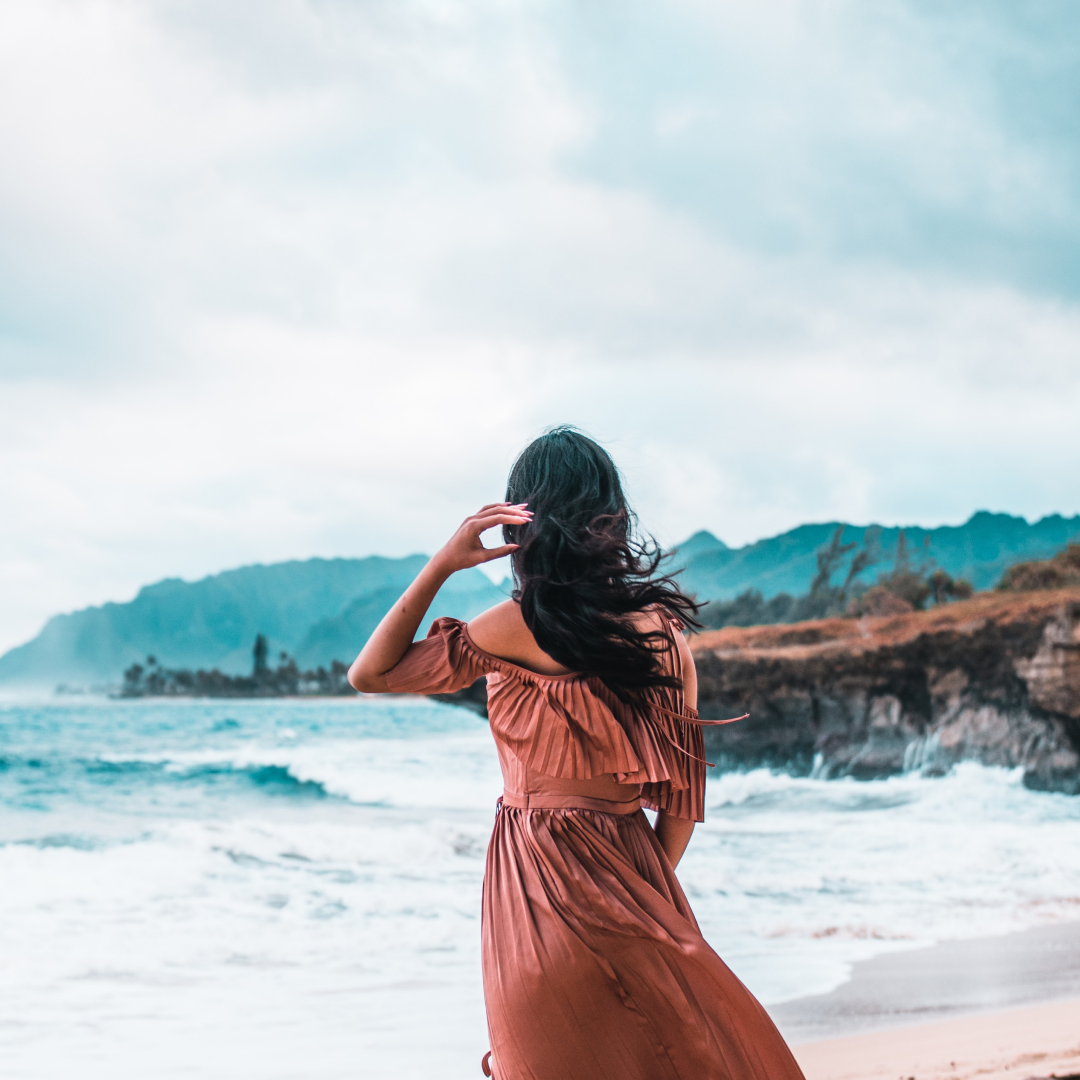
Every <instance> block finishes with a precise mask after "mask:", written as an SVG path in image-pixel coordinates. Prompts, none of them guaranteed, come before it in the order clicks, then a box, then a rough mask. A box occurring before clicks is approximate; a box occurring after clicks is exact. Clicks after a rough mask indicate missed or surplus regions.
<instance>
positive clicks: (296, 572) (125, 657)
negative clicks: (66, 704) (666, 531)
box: [0, 510, 1080, 686]
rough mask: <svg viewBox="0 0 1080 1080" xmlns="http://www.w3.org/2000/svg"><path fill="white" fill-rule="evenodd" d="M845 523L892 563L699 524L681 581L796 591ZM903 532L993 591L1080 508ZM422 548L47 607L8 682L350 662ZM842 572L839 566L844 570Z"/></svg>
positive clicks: (890, 544)
mask: <svg viewBox="0 0 1080 1080" xmlns="http://www.w3.org/2000/svg"><path fill="white" fill-rule="evenodd" d="M838 527H840V528H843V530H844V538H845V540H847V541H855V542H857V543H860V544H861V543H862V542H863V541H864V540H865V538H866V535H867V533H868V532H869V531H870V530H879V531H878V532H877V534H876V535H877V536H878V539H879V541H880V546H881V548H882V559H881V561H879V562H878V563H877V564H876V565H875V566H871V567H870V568H868V570H867V571H865V572H864V574H863V575H862V576H863V578H864V579H865V580H868V581H872V580H874V578H875V576H876V574H877V573H879V572H880V571H882V570H885V569H887V568H888V566H889V565H890V563H891V553H892V552H893V551H894V550H895V547H896V543H897V539H898V537H899V533H900V531H901V530H900V528H899V527H898V526H894V527H889V528H883V527H880V526H874V525H850V524H846V523H843V522H819V523H812V524H806V525H800V526H797V527H796V528H794V529H791V530H789V531H788V532H786V533H781V534H779V535H778V536H773V537H766V538H764V539H762V540H758V541H755V542H753V543H751V544H746V545H744V546H743V547H741V548H731V547H728V546H727V545H726V544H725V543H724V542H723V541H722V540H720V539H718V538H717V537H716V536H714V535H713V534H712V533H710V532H708V531H707V530H704V529H703V530H699V531H698V532H696V533H694V534H693V535H692V536H691V537H689V538H688V539H687V540H686V541H684V542H683V543H682V544H681V545H680V546H679V547H678V548H676V549H674V551H673V560H672V564H671V565H672V569H679V570H681V576H680V577H679V579H678V580H679V582H680V585H681V587H682V588H684V589H685V590H686V591H688V592H691V593H693V594H695V595H696V596H697V597H698V599H700V600H703V601H704V600H726V599H731V598H733V597H734V596H736V595H738V594H739V593H741V592H743V591H745V590H746V589H750V588H753V589H758V590H760V591H761V592H762V594H763V595H764V596H765V597H766V598H768V597H771V596H774V595H776V594H777V593H780V592H790V593H792V594H793V595H799V594H801V593H805V592H806V591H807V590H808V588H809V585H810V582H811V580H812V578H813V576H814V574H815V572H816V570H817V562H816V552H817V550H818V548H820V547H821V546H822V545H823V544H826V543H827V542H828V541H829V539H830V538H831V536H832V535H833V533H834V532H835V530H836V529H837V528H838ZM904 531H905V533H906V536H907V540H908V544H909V548H911V549H912V551H913V552H914V557H915V561H916V562H918V561H919V560H920V559H922V558H923V554H922V552H923V549H922V547H921V545H922V542H923V539H924V538H925V537H927V536H929V538H930V546H929V548H928V549H926V552H925V554H926V556H927V557H929V558H931V559H933V560H934V561H935V563H936V565H938V566H940V567H942V568H943V569H945V570H946V571H947V572H948V573H949V574H951V575H952V576H953V577H957V578H960V577H963V578H966V579H967V580H969V581H971V583H972V584H973V585H974V586H975V587H976V588H987V587H989V586H991V585H993V584H995V583H996V582H997V581H998V580H999V579H1000V577H1001V575H1002V573H1003V572H1004V571H1005V570H1006V569H1007V568H1008V567H1009V566H1011V565H1013V564H1014V563H1018V562H1022V561H1027V560H1031V559H1043V558H1049V557H1051V556H1053V555H1054V554H1055V553H1056V552H1057V551H1058V550H1060V549H1062V548H1064V546H1065V545H1066V544H1067V543H1068V542H1069V541H1070V540H1073V539H1076V538H1078V537H1080V515H1076V516H1074V517H1072V518H1065V517H1062V515H1060V514H1051V515H1048V516H1046V517H1043V518H1041V519H1039V520H1038V521H1036V522H1033V523H1029V522H1028V521H1027V520H1026V519H1024V518H1022V517H1016V516H1012V515H1009V514H992V513H990V512H988V511H985V510H984V511H978V512H977V513H975V514H973V515H972V516H971V518H969V519H968V521H966V522H964V523H963V524H962V525H956V526H940V527H937V528H933V529H927V528H924V527H922V526H910V527H907V528H905V530H904ZM851 557H852V556H848V558H849V559H850V558H851ZM427 558H428V557H427V556H426V555H421V554H415V555H407V556H404V557H402V558H397V559H392V558H387V557H384V556H381V555H371V556H368V557H366V558H363V559H346V558H338V559H322V558H314V559H307V560H299V559H293V560H288V561H285V562H280V563H269V564H261V563H256V564H252V565H249V566H242V567H237V568H235V569H233V570H226V571H223V572H222V573H220V574H211V575H208V576H206V577H204V578H200V579H199V580H198V581H194V582H188V581H184V580H182V579H180V578H165V579H163V580H161V581H158V582H154V583H152V584H149V585H144V586H143V587H142V588H141V589H140V590H139V591H138V593H137V594H136V596H135V598H134V599H133V600H130V601H127V602H126V603H106V604H102V605H99V606H96V607H89V608H83V609H81V610H80V611H75V612H69V613H66V614H62V615H55V616H53V617H52V618H51V619H50V620H49V621H48V622H47V623H46V625H45V627H44V628H43V629H42V631H41V632H40V633H39V634H38V635H37V636H36V637H35V638H33V639H32V640H31V641H28V642H26V643H25V644H23V645H19V646H16V647H15V648H14V649H11V650H9V651H8V652H7V653H5V654H4V655H3V656H0V683H6V684H8V685H11V684H24V685H37V686H42V685H55V684H56V683H67V684H76V685H78V684H91V685H95V684H96V685H101V684H116V683H118V682H119V679H120V675H121V673H122V672H123V671H124V670H125V668H127V667H128V666H129V665H130V664H132V663H136V662H142V661H144V660H145V658H146V656H147V655H148V654H153V655H154V656H155V657H156V658H157V660H158V662H159V663H161V664H163V665H166V666H168V667H172V668H200V667H201V668H204V669H209V668H214V667H216V668H219V669H220V670H222V671H224V672H226V673H228V674H244V673H246V672H247V671H249V670H250V667H251V645H252V642H253V641H254V638H255V635H256V634H259V633H261V634H265V635H266V636H267V638H268V639H269V642H270V648H271V656H274V655H275V654H276V653H278V652H281V651H284V652H287V653H289V654H290V655H292V656H294V657H295V658H296V660H297V662H298V663H299V664H300V665H301V666H302V667H305V668H308V667H310V668H315V667H318V666H319V665H323V666H328V665H329V663H330V661H331V660H344V661H348V660H350V659H351V658H352V657H353V656H355V655H356V652H357V651H358V650H359V649H360V648H361V647H362V646H363V644H364V642H365V641H366V640H367V638H368V636H369V635H370V634H371V632H372V630H374V628H375V626H377V625H378V622H379V620H380V619H381V618H382V617H383V615H384V614H385V613H386V612H387V611H388V610H389V609H390V606H391V605H392V604H393V602H394V600H395V599H396V598H397V596H399V595H400V594H401V592H402V591H404V589H405V587H406V586H407V585H408V584H409V582H410V581H412V579H413V578H414V577H415V576H416V574H417V573H418V572H419V570H420V568H421V567H422V566H423V565H424V563H425V562H426V561H427ZM845 571H846V565H842V566H841V567H840V570H839V573H841V574H843V573H844V572H845ZM506 595H507V590H506V589H505V588H503V587H501V586H498V585H495V584H493V583H492V582H491V581H490V580H489V579H488V578H487V577H486V576H485V575H484V574H482V573H481V572H480V571H479V570H476V569H472V570H467V571H463V572H461V573H459V574H455V575H454V576H453V577H452V578H451V579H450V580H449V581H448V582H447V583H446V585H444V586H443V589H442V590H441V591H440V593H439V595H438V596H437V597H436V599H435V602H434V603H433V605H432V608H431V611H430V612H429V613H428V616H427V617H426V619H425V621H424V623H423V624H422V626H421V631H424V630H426V628H427V626H428V625H429V624H430V622H431V620H432V619H434V618H436V617H438V616H440V615H452V616H456V617H458V618H462V619H470V618H473V617H474V616H475V615H477V614H479V613H480V612H481V611H483V610H485V609H486V608H488V607H490V606H492V605H494V604H497V603H499V602H500V601H501V600H503V599H505V598H506Z"/></svg>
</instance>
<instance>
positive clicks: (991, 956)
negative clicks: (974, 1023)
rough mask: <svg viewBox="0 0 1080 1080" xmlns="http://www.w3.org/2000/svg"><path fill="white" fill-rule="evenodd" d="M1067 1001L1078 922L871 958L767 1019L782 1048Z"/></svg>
mask: <svg viewBox="0 0 1080 1080" xmlns="http://www.w3.org/2000/svg"><path fill="white" fill-rule="evenodd" d="M1072 998H1080V920H1078V921H1074V922H1063V923H1053V924H1051V925H1048V926H1041V927H1036V928H1035V929H1031V930H1019V931H1016V932H1014V933H1011V934H1003V935H1000V936H995V937H986V938H969V939H967V940H962V941H946V942H942V943H940V944H938V945H931V946H928V947H926V948H921V949H912V950H910V951H906V952H894V953H885V954H883V955H881V956H875V957H872V958H871V959H869V960H862V961H859V962H858V963H856V964H855V965H854V966H853V969H852V973H851V978H849V979H848V981H847V982H846V983H844V984H843V985H842V986H840V987H838V988H837V989H836V990H833V991H831V992H830V993H828V994H817V995H814V996H811V997H804V998H796V999H794V1000H792V1001H787V1002H784V1003H782V1004H779V1005H774V1006H772V1007H771V1008H770V1009H769V1014H770V1015H771V1016H772V1018H773V1020H774V1021H775V1023H776V1025H777V1027H779V1028H780V1031H781V1032H782V1033H783V1035H784V1037H785V1039H787V1040H788V1042H791V1043H805V1042H811V1041H813V1040H819V1039H836V1038H840V1037H843V1036H851V1035H857V1034H862V1033H869V1032H880V1031H886V1030H894V1029H897V1028H909V1027H911V1026H913V1025H919V1024H927V1023H931V1022H934V1021H939V1020H947V1019H951V1018H956V1017H961V1016H971V1015H975V1014H978V1013H986V1012H993V1011H1002V1010H1006V1009H1015V1008H1021V1007H1025V1006H1033V1005H1042V1004H1047V1003H1050V1002H1054V1001H1062V1000H1068V999H1072ZM1077 1038H1078V1041H1080V1021H1078V1023H1077Z"/></svg>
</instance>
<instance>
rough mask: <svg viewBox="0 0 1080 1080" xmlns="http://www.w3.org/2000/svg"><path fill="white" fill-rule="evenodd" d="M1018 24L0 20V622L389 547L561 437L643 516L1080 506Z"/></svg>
mask: <svg viewBox="0 0 1080 1080" xmlns="http://www.w3.org/2000/svg"><path fill="white" fill-rule="evenodd" d="M1054 11H1055V14H1054V16H1053V18H1049V19H1046V20H1044V21H1043V22H1042V23H1035V22H1030V21H1028V22H1025V21H1024V19H1022V18H1021V16H1020V15H1017V14H1016V13H1015V11H1014V9H1013V8H1012V7H1010V6H1008V5H1005V6H1001V7H987V6H985V5H983V6H979V7H975V6H970V5H951V6H950V8H949V14H948V15H944V14H942V12H941V11H940V10H939V9H938V8H937V7H933V6H930V7H926V6H922V5H916V4H897V3H893V4H888V5H884V6H879V7H875V8H873V9H868V8H866V7H865V6H861V5H855V4H853V3H829V4H825V3H813V4H812V3H797V2H794V0H790V2H789V0H776V2H770V3H768V4H763V5H756V6H747V5H742V4H734V3H729V4H719V5H717V4H709V5H703V4H697V3H692V2H689V0H685V2H677V3H672V4H666V5H658V4H646V3H632V4H628V5H620V6H618V7H615V6H613V5H609V6H606V7H605V6H603V5H594V6H592V7H590V8H588V9H587V10H586V9H581V8H580V7H578V6H569V5H565V4H560V3H556V2H554V0H552V2H550V3H541V2H530V3H526V2H521V3H509V4H507V3H499V4H494V3H484V2H478V3H469V4H465V3H459V2H456V0H438V2H435V0H431V2H424V3H409V2H405V3H400V2H398V3H372V4H364V5H356V4H351V3H330V2H315V0H309V2H303V3H302V2H293V3H285V2H280V3H276V2H272V3H267V2H260V3H245V2H237V3H230V4H228V5H221V4H210V3H184V4H175V3H164V2H163V3H146V4H135V3H130V2H124V0H103V2H97V3H84V2H71V0H63V2H62V0H34V2H29V0H26V2H18V0H16V2H14V3H11V4H8V5H5V7H4V9H3V11H2V12H0V71H2V72H3V75H2V77H0V80H2V81H0V138H2V139H3V140H4V142H5V146H6V147H8V148H10V155H9V156H10V159H11V163H12V164H11V167H10V168H5V170H4V171H3V173H2V174H0V501H2V502H3V505H4V506H5V507H6V508H7V510H8V512H7V513H6V514H5V515H3V516H2V518H0V588H2V589H3V593H4V598H5V604H4V607H3V612H2V614H0V647H2V646H3V645H4V644H15V643H16V642H17V641H19V640H22V639H24V638H26V637H27V636H29V635H30V634H31V633H33V632H34V631H36V629H37V628H38V627H39V626H40V624H41V622H42V621H43V620H44V619H45V617H46V616H47V615H49V614H51V613H53V612H54V611H56V610H61V609H68V608H71V607H75V606H78V605H81V604H85V603H90V602H100V601H103V600H105V599H109V598H117V599H122V598H125V597H128V596H130V595H132V594H133V593H134V591H135V589H136V588H137V587H138V586H139V585H141V584H143V583H145V582H146V581H149V580H153V579H156V578H159V577H162V576H166V575H170V574H182V575H185V576H198V575H200V574H204V573H207V572H211V571H214V570H218V569H222V568H225V567H228V566H232V565H238V564H240V563H244V562H251V561H256V560H262V561H270V560H274V559H281V558H288V557H307V556H309V555H313V554H321V555H337V554H344V555H353V554H366V553H369V552H372V551H381V552H385V553H388V554H404V553H406V552H409V551H414V550H417V549H426V550H431V549H432V548H433V547H434V546H435V545H436V544H437V543H438V542H439V541H440V539H441V537H442V535H443V534H444V533H445V531H446V530H447V528H448V527H450V526H451V525H452V524H453V523H454V522H455V521H456V520H457V519H458V518H460V517H461V516H462V515H463V514H465V513H466V512H468V511H469V510H470V509H471V508H473V506H474V504H478V503H480V502H483V501H487V500H489V499H490V498H492V497H497V496H498V494H499V493H500V492H501V490H502V485H503V483H504V479H505V473H506V469H507V467H508V465H509V463H510V462H511V461H512V459H513V456H514V454H515V453H516V451H517V450H518V449H520V447H521V446H522V445H523V444H524V443H525V442H526V441H527V440H528V439H529V438H530V437H532V436H533V435H535V434H536V433H537V432H538V431H539V430H540V429H541V428H542V427H544V426H545V425H547V424H552V423H558V422H573V423H578V424H580V425H581V426H583V427H584V428H586V429H588V430H590V431H592V432H593V433H594V434H595V435H596V436H598V437H599V438H601V439H603V440H604V441H605V442H607V443H608V445H610V446H611V447H612V449H613V452H615V454H616V456H617V457H618V458H619V460H620V462H621V463H622V465H623V467H624V468H625V470H626V472H627V474H628V478H629V480H630V485H631V490H632V491H633V492H634V494H635V497H636V500H637V502H638V505H639V509H640V510H641V514H642V518H643V520H644V521H645V523H646V525H648V526H649V527H651V528H652V529H653V530H654V531H656V532H657V533H658V534H659V535H660V536H661V538H662V539H663V540H665V541H666V542H674V541H677V540H679V539H681V538H683V536H685V535H686V534H688V533H689V532H690V531H692V530H693V529H696V528H699V527H702V526H706V527H710V528H712V529H714V530H715V531H716V532H718V533H719V534H720V535H722V536H723V537H724V538H725V539H726V540H727V541H728V542H729V543H740V542H744V541H747V540H750V539H753V538H755V537H757V536H761V535H765V534H767V533H771V532H775V531H778V530H780V529H783V528H786V527H790V526H792V525H794V524H797V523H799V522H800V521H803V520H810V519H818V520H821V519H826V518H832V517H842V518H847V519H855V520H862V521H866V520H870V519H875V518H876V519H879V520H884V521H887V522H896V521H901V522H903V521H905V520H907V521H925V522H928V523H934V522H940V521H943V520H951V521H958V520H961V519H962V518H964V517H966V516H967V515H968V514H969V513H970V512H971V511H972V510H974V509H976V508H978V507H983V506H986V507H989V508H992V509H1007V510H1011V511H1013V512H1022V513H1026V514H1031V515H1037V514H1041V513H1045V512H1050V511H1052V510H1061V511H1063V512H1074V511H1076V510H1077V509H1080V506H1077V503H1076V496H1075V492H1074V491H1073V487H1074V485H1072V484H1071V483H1070V480H1069V477H1070V476H1071V475H1072V474H1074V473H1075V471H1076V467H1077V465H1080V460H1078V459H1080V451H1077V450H1075V449H1074V448H1073V446H1072V444H1071V442H1070V441H1069V439H1068V438H1066V437H1065V434H1064V433H1065V432H1067V431H1068V430H1069V427H1070V424H1071V422H1072V421H1071V419H1070V417H1074V416H1075V415H1076V410H1077V406H1078V405H1080V400H1078V399H1080V365H1078V364H1077V363H1076V357H1077V355H1078V347H1080V323H1078V314H1077V310H1076V307H1075V303H1074V295H1073V278H1072V273H1073V271H1072V262H1071V260H1072V258H1073V252H1074V251H1075V245H1074V238H1073V229H1074V219H1075V199H1074V195H1073V191H1074V185H1073V182H1072V176H1073V161H1072V155H1073V150H1072V145H1071V136H1070V135H1069V134H1068V131H1067V129H1066V128H1065V127H1064V120H1065V113H1063V112H1062V110H1061V108H1060V106H1059V105H1058V104H1057V100H1058V95H1059V94H1060V93H1063V92H1065V91H1066V90H1068V88H1069V86H1071V82H1070V80H1072V79H1073V78H1074V76H1073V74H1072V70H1073V69H1072V68H1070V66H1069V63H1068V59H1069V57H1070V56H1071V51H1070V50H1071V49H1072V46H1071V44H1069V42H1070V41H1071V40H1075V38H1074V37H1070V34H1069V33H1068V30H1069V28H1070V27H1071V25H1072V20H1073V19H1074V16H1073V15H1072V14H1071V8H1061V9H1060V10H1059V9H1057V8H1055V9H1054ZM1043 44H1046V48H1047V51H1046V53H1045V55H1046V56H1047V57H1048V59H1047V60H1046V61H1045V63H1044V62H1042V61H1040V59H1039V57H1040V55H1043V54H1041V53H1040V49H1041V48H1042V45H1043ZM1010 253H1011V254H1012V256H1013V257H1011V258H1010V257H1009V255H1010Z"/></svg>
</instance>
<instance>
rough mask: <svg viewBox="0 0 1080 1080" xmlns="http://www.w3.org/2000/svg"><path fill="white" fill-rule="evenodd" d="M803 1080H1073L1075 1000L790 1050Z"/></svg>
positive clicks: (1077, 1059) (1079, 1072)
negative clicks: (801, 1072)
mask: <svg viewBox="0 0 1080 1080" xmlns="http://www.w3.org/2000/svg"><path fill="white" fill-rule="evenodd" d="M792 1052H793V1053H794V1054H795V1058H796V1060H797V1061H798V1063H799V1065H800V1067H801V1068H802V1070H803V1073H804V1074H805V1076H806V1080H898V1078H899V1080H976V1078H977V1080H1077V1078H1078V1077H1080V998H1072V999H1069V1000H1066V1001H1058V1002H1052V1003H1049V1004H1043V1005H1028V1006H1026V1007H1024V1008H1021V1009H1010V1010H1007V1011H1004V1012H982V1013H978V1014H976V1015H968V1016H962V1017H958V1018H955V1019H950V1020H936V1021H934V1022H932V1023H924V1024H920V1025H918V1026H916V1027H903V1028H891V1029H888V1030H885V1031H875V1032H869V1033H864V1034H861V1035H849V1036H847V1037H846V1038H841V1039H823V1040H820V1041H816V1042H808V1043H801V1044H797V1045H795V1046H793V1047H792Z"/></svg>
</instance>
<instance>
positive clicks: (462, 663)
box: [386, 618, 493, 694]
mask: <svg viewBox="0 0 1080 1080" xmlns="http://www.w3.org/2000/svg"><path fill="white" fill-rule="evenodd" d="M491 670H493V668H492V666H491V665H490V664H488V663H486V662H485V658H484V656H483V655H481V654H479V653H478V652H477V651H476V650H474V649H473V648H471V647H470V645H469V642H468V638H467V637H466V635H465V624H464V623H463V622H461V621H459V620H458V619H446V618H444V619H436V620H435V621H434V622H433V623H432V624H431V629H430V630H429V631H428V636H427V637H426V638H424V640H423V641H414V642H413V643H412V645H410V646H409V648H408V649H407V650H406V651H405V655H404V656H403V657H402V658H401V659H400V660H399V661H398V662H397V663H396V664H395V665H394V666H393V667H392V668H391V669H390V670H389V671H388V672H386V684H387V686H388V688H389V689H390V691H391V692H392V693H395V694H452V693H453V692H454V691H455V690H461V689H464V687H466V686H472V684H473V683H474V682H476V680H477V679H479V678H481V677H482V676H484V675H486V674H487V673H488V672H489V671H491Z"/></svg>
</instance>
